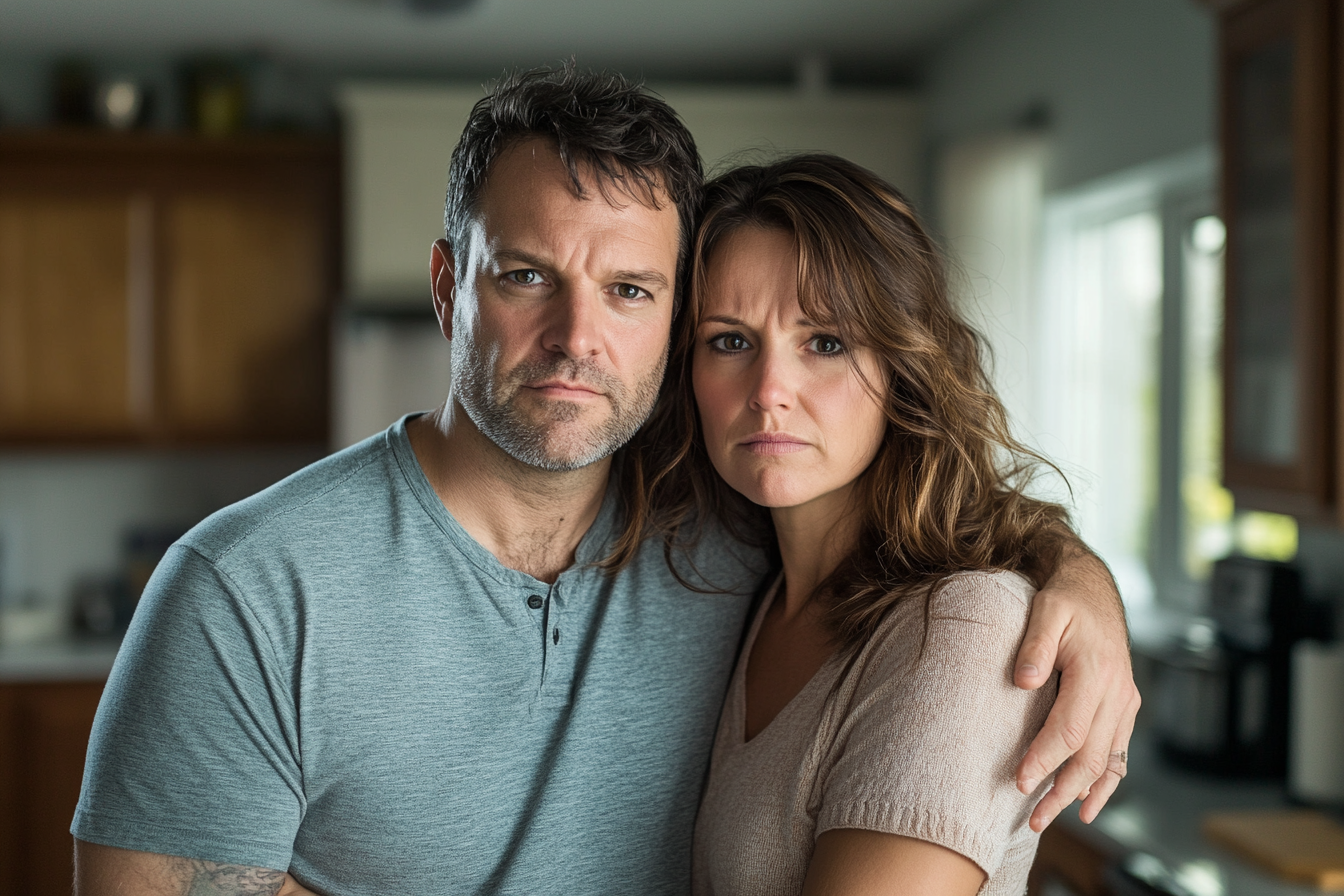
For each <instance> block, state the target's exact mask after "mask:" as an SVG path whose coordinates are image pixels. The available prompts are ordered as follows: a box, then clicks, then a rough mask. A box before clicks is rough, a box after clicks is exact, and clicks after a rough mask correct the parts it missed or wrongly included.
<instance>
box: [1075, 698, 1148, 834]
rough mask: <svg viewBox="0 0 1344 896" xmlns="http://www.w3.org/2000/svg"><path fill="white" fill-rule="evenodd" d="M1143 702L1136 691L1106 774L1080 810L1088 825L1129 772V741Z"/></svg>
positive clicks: (1108, 756) (1127, 708) (1112, 748)
mask: <svg viewBox="0 0 1344 896" xmlns="http://www.w3.org/2000/svg"><path fill="white" fill-rule="evenodd" d="M1142 702H1143V701H1142V700H1141V699H1140V698H1139V692H1138V690H1135V691H1134V693H1133V696H1132V697H1131V698H1130V700H1129V704H1128V706H1126V707H1125V713H1124V715H1122V716H1121V718H1120V727H1119V728H1117V729H1116V732H1115V739H1114V740H1113V741H1112V742H1111V751H1110V753H1109V754H1107V757H1106V773H1105V774H1104V775H1102V776H1101V780H1100V781H1098V782H1097V783H1096V784H1095V785H1094V786H1093V788H1092V792H1091V793H1090V794H1088V795H1087V797H1086V798H1084V800H1083V805H1082V806H1081V807H1079V809H1078V817H1079V818H1081V819H1082V820H1083V821H1084V822H1086V823H1087V824H1091V823H1092V822H1093V821H1094V820H1096V817H1097V814H1098V813H1100V812H1101V810H1102V807H1103V806H1105V805H1106V801H1107V800H1109V799H1110V798H1111V794H1113V793H1115V788H1117V787H1119V786H1120V779H1121V778H1123V777H1124V776H1125V773H1126V772H1127V771H1128V770H1129V769H1128V761H1127V760H1128V756H1129V741H1130V738H1131V737H1132V736H1133V734H1134V719H1135V717H1136V716H1137V715H1138V713H1139V706H1140V704H1141V703H1142Z"/></svg>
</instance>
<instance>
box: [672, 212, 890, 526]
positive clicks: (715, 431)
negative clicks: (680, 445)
mask: <svg viewBox="0 0 1344 896" xmlns="http://www.w3.org/2000/svg"><path fill="white" fill-rule="evenodd" d="M706 274H707V277H706V284H705V286H706V291H705V295H704V307H703V313H702V315H701V319H700V324H699V327H698V329H697V330H696V341H695V350H694V355H693V368H692V379H693V381H694V384H695V399H696V403H697V404H698V405H699V409H700V422H701V427H702V429H703V430H704V434H705V443H706V447H707V448H708V450H709V457H710V459H711V460H712V461H713V462H714V467H715V469H717V470H718V471H719V475H720V476H722V477H723V478H724V480H725V481H726V482H727V483H728V484H729V485H731V486H732V487H733V488H734V489H736V490H737V491H739V492H741V493H742V494H743V495H745V496H746V497H747V498H748V499H750V500H751V501H753V502H755V503H757V504H761V505H763V506H766V507H770V508H786V507H801V506H804V505H817V506H818V508H821V507H825V508H826V509H828V510H831V511H837V510H839V511H842V510H843V509H844V502H845V501H846V500H847V498H848V495H849V492H850V486H851V485H852V483H853V482H854V480H855V479H856V478H857V477H858V476H859V474H860V473H862V472H863V471H864V469H866V468H867V466H868V464H869V463H870V462H871V461H872V459H873V457H874V456H875V455H876V454H877V450H878V447H879V446H880V445H881V442H882V435H883V432H884V431H885V428H886V418H885V416H884V415H883V413H882V409H881V407H880V406H879V404H878V402H877V401H876V400H875V399H874V397H873V396H872V394H871V393H870V392H869V390H868V389H867V388H866V387H865V386H864V384H863V382H862V381H861V380H860V378H859V375H858V374H857V373H856V372H855V370H854V367H855V363H854V362H857V366H858V367H859V369H861V370H862V371H863V374H864V376H866V377H867V378H868V380H869V382H871V383H873V384H874V385H878V384H880V383H882V382H883V377H882V373H881V367H880V365H879V364H878V361H877V358H876V356H875V355H874V353H873V352H872V351H871V350H869V349H866V348H862V347H859V346H847V345H844V344H842V343H841V341H840V338H839V337H838V336H837V335H835V330H834V328H833V327H831V326H829V325H828V324H827V323H826V322H824V321H809V320H806V319H804V317H803V313H802V310H801V309H800V308H799V307H798V253H797V250H796V248H795V247H794V241H793V236H792V235H791V234H789V233H787V232H785V231H782V230H763V229H760V228H756V227H744V228H741V229H739V230H737V231H735V232H733V233H731V234H729V236H728V237H727V238H725V239H724V240H723V241H722V242H721V243H720V244H719V246H718V248H717V249H716V250H715V252H714V254H713V255H712V256H711V258H710V263H709V265H708V266H707V270H706Z"/></svg>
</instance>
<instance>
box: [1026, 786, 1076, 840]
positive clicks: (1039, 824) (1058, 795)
mask: <svg viewBox="0 0 1344 896" xmlns="http://www.w3.org/2000/svg"><path fill="white" fill-rule="evenodd" d="M1073 798H1074V794H1070V793H1065V792H1064V791H1063V790H1062V789H1060V788H1059V787H1057V786H1054V787H1051V788H1050V790H1049V792H1047V793H1046V794H1045V796H1043V797H1041V801H1040V802H1039V803H1037V804H1036V808H1035V809H1033V810H1032V812H1031V820H1030V821H1029V822H1028V824H1029V825H1030V826H1031V829H1032V830H1033V831H1035V832H1036V833H1038V834H1039V833H1040V832H1041V831H1043V830H1045V829H1046V828H1047V827H1049V826H1050V822H1052V821H1054V820H1055V819H1056V818H1058V817H1059V814H1060V813H1061V812H1063V811H1064V810H1065V809H1067V808H1068V807H1069V804H1070V803H1072V802H1073Z"/></svg>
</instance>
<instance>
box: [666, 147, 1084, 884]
mask: <svg viewBox="0 0 1344 896" xmlns="http://www.w3.org/2000/svg"><path fill="white" fill-rule="evenodd" d="M690 302H691V305H690V307H689V308H688V314H686V315H685V317H686V318H687V321H686V324H685V326H684V327H683V329H682V331H681V333H680V334H679V339H680V340H681V343H682V344H681V345H680V346H679V348H680V351H679V352H678V353H677V355H676V356H677V357H680V358H687V357H689V358H690V361H691V363H690V367H689V370H688V369H687V367H686V366H685V365H682V366H681V367H680V368H679V369H675V370H673V371H672V375H674V376H679V377H680V378H681V383H682V385H683V387H684V388H683V390H682V392H683V395H684V396H685V397H684V398H683V399H682V402H681V406H680V407H674V408H672V409H671V413H668V414H666V415H663V416H662V417H661V419H660V420H659V421H657V422H656V423H655V426H664V425H665V426H667V427H668V433H669V437H670V434H671V433H673V432H675V431H676V428H677V423H678V421H680V427H682V431H683V432H688V433H690V436H689V437H688V438H685V439H682V440H679V441H678V440H674V439H671V438H669V446H670V447H669V450H670V452H671V457H670V458H669V468H668V472H667V473H666V475H665V478H664V479H663V480H662V481H661V482H660V483H659V484H658V489H657V491H656V493H655V494H657V495H660V496H661V497H662V500H663V501H664V502H665V506H668V507H671V510H670V511H669V512H668V513H667V514H666V515H665V516H664V517H663V526H664V531H665V535H666V537H667V538H668V540H669V544H670V545H671V544H676V543H678V542H679V541H681V540H684V539H686V538H692V537H694V534H693V533H694V529H695V525H696V524H695V520H696V518H697V517H698V516H699V514H700V513H701V512H704V511H706V510H709V511H712V512H715V513H717V514H718V515H719V516H720V517H721V518H722V519H723V520H724V521H725V522H726V523H727V524H728V525H730V526H731V527H732V528H734V529H736V530H737V531H738V532H739V534H750V532H751V531H752V530H753V528H756V527H759V526H762V525H764V531H766V532H769V531H770V529H771V528H772V529H773V534H774V536H775V538H777V540H778V545H779V556H780V562H781V566H782V574H781V575H780V578H779V580H778V582H777V583H776V584H775V587H774V588H773V590H772V591H771V592H770V594H769V595H768V596H767V598H766V599H765V600H764V602H763V604H762V606H761V607H760V609H759V611H758V613H757V616H756V618H755V621H754V623H753V625H752V627H751V629H750V631H749V633H748V635H747V638H746V641H745V642H744V645H743V649H742V653H741V656H740V658H739V660H738V668H737V670H736V672H735V675H734V678H733V681H732V684H731V685H730V690H729V693H728V697H727V700H726V702H725V706H724V710H723V714H722V717H721V720H720V725H719V731H718V735H717V741H716V744H715V750H714V758H713V765H712V769H711V772H710V779H709V783H708V785H707V789H706V792H705V795H704V799H703V802H702V805H701V809H700V816H699V820H698V823H697V830H696V836H695V851H694V854H695V872H694V873H695V887H696V892H697V893H699V894H709V893H714V894H753V893H761V894H781V893H797V892H804V893H868V892H873V893H877V892H894V891H897V890H899V891H900V892H902V893H940V894H941V893H945V894H966V896H969V894H971V893H974V892H976V891H977V890H980V891H982V892H989V893H996V894H997V893H1003V894H1009V893H1011V894H1013V896H1016V894H1020V893H1021V892H1022V891H1023V889H1024V888H1025V885H1026V875H1027V871H1028V869H1029V868H1030V866H1031V862H1032V857H1033V855H1034V852H1035V848H1036V835H1035V834H1033V833H1032V832H1031V830H1030V829H1029V828H1028V827H1027V819H1028V817H1029V815H1030V811H1031V807H1032V806H1033V805H1034V804H1035V801H1036V799H1038V798H1039V795H1040V794H1039V792H1038V793H1037V794H1035V795H1023V794H1021V793H1019V792H1018V790H1017V788H1016V786H1015V784H1014V779H1013V769H1014V767H1015V765H1016V764H1017V762H1018V760H1019V759H1020V758H1021V756H1022V755H1023V753H1024V752H1025V750H1026V748H1027V745H1028V744H1029V743H1030V740H1031V737H1032V735H1033V734H1034V733H1035V732H1036V730H1037V729H1038V728H1039V726H1040V724H1041V722H1042V721H1043V720H1044V718H1045V716H1046V714H1047V712H1048V710H1049V705H1050V703H1051V701H1052V700H1053V697H1054V691H1053V687H1047V688H1042V689H1041V690H1038V691H1032V692H1029V691H1022V690H1018V689H1017V688H1015V687H1014V686H1013V684H1012V667H1013V659H1014V655H1015V653H1016V650H1017V647H1018V642H1019V641H1020V639H1021V636H1022V633H1023V632H1024V631H1025V628H1026V621H1027V616H1028V609H1029V602H1030V599H1031V595H1032V594H1033V592H1034V590H1035V588H1036V587H1037V586H1039V585H1040V584H1041V580H1042V578H1043V576H1044V574H1045V572H1046V571H1047V570H1048V569H1049V568H1050V567H1051V566H1052V564H1053V562H1054V560H1055V555H1056V553H1057V536H1058V535H1059V533H1060V532H1061V531H1062V529H1063V526H1064V524H1065V523H1064V520H1065V514H1064V511H1063V510H1062V509H1061V508H1060V507H1058V506H1056V505H1053V504H1047V503H1043V502H1041V501H1037V500H1035V499H1032V498H1030V497H1028V496H1027V495H1026V494H1024V492H1023V490H1022V489H1023V486H1024V484H1025V483H1026V481H1027V479H1028V478H1029V477H1030V475H1031V472H1032V470H1033V469H1034V467H1035V465H1036V464H1037V463H1038V462H1039V458H1037V457H1036V456H1035V455H1032V454H1031V453H1030V452H1028V451H1026V450H1025V449H1024V448H1023V447H1022V446H1021V445H1020V444H1019V443H1017V442H1016V441H1014V439H1013V438H1012V436H1011V435H1010V434H1009V429H1008V424H1007V421H1006V418H1005V415H1004V411H1003V408H1002V406H1001V405H1000V403H999V402H998V400H997V399H996V398H995V397H994V394H993V391H992V389H991V387H990V385H989V382H988V380H987V378H986V376H985V373H984V370H983V367H982V363H981V345H980V341H979V339H978V337H977V336H976V334H975V333H974V332H973V331H972V330H971V329H970V328H969V327H968V326H967V325H966V324H965V323H964V322H963V321H962V320H961V318H960V317H959V315H958V314H957V312H956V310H955V309H954V308H953V307H952V304H951V302H950V299H949V296H948V290H947V283H946V278H945V275H944V271H943V265H942V262H941V259H940V256H939V253H938V251H937V249H936V247H935V245H934V243H933V241H932V240H931V239H930V238H929V236H928V235H927V234H926V232H925V231H924V229H923V228H922V226H921V225H920V224H919V222H918V221H917V219H916V218H915V216H914V213H913V211H912V210H911V208H910V206H909V204H908V203H907V202H906V200H905V199H904V198H903V197H902V196H901V195H900V194H899V193H898V192H897V191H896V190H894V189H893V188H891V187H890V186H888V185H887V184H886V183H884V182H883V181H882V180H881V179H879V178H877V177H876V176H875V175H873V174H871V173H870V172H868V171H866V170H864V169H862V168H860V167H858V166H856V165H853V164H851V163H849V162H846V161H844V160H843V159H839V158H836V157H833V156H827V155H808V156H798V157H794V158H790V159H786V160H784V161H781V162H778V163H776V164H774V165H770V166H766V167H747V168H741V169H738V170H736V171H733V172H731V173H729V174H727V175H725V176H723V177H721V178H719V179H718V180H717V181H715V182H713V183H711V184H710V186H709V188H708V193H707V198H706V214H705V217H704V220H703V223H702V226H701V229H700V233H699V236H698V238H697V242H696V246H695V255H694V259H693V271H692V281H691V293H690ZM692 387H693V394H694V401H693V403H692V401H691V399H690V397H689V396H690V394H691V391H692ZM711 465H712V469H711ZM716 472H717V476H716V475H715V473H716ZM762 508H764V509H766V510H768V520H764V519H762V510H761V509H762ZM758 531H759V530H758ZM1045 786H1047V785H1042V787H1045Z"/></svg>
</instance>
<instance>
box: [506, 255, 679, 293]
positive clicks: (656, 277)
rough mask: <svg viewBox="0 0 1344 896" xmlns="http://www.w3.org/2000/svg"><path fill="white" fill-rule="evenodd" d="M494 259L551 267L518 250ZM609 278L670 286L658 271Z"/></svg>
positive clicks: (613, 275) (543, 268)
mask: <svg viewBox="0 0 1344 896" xmlns="http://www.w3.org/2000/svg"><path fill="white" fill-rule="evenodd" d="M494 257H495V261H497V262H498V261H511V262H513V263H515V264H525V265H527V266H528V267H530V268H538V269H540V270H543V271H549V270H551V266H550V265H549V264H547V263H546V262H545V261H544V260H543V259H541V258H539V257H538V256H536V255H530V254H528V253H527V252H523V251H521V250H519V249H500V250H499V251H497V252H495V253H494ZM611 278H612V279H613V280H616V281H618V282H621V283H639V284H641V285H645V286H653V287H660V288H662V289H667V288H668V287H669V286H671V283H670V282H669V281H668V279H667V277H666V276H665V275H664V274H662V273H660V272H658V271H616V272H615V273H613V274H612V275H611Z"/></svg>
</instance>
